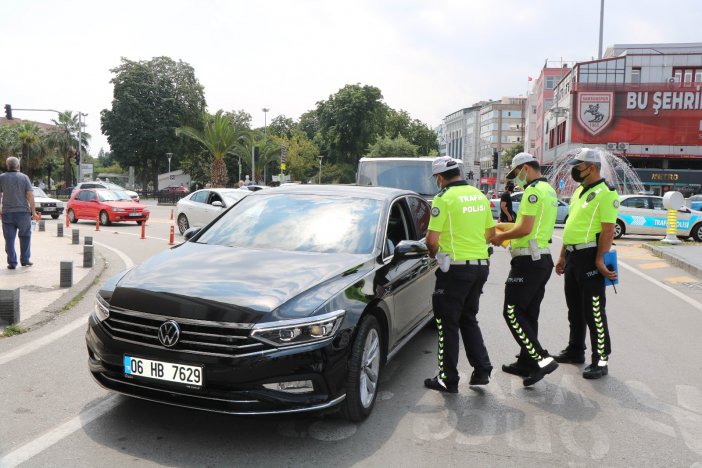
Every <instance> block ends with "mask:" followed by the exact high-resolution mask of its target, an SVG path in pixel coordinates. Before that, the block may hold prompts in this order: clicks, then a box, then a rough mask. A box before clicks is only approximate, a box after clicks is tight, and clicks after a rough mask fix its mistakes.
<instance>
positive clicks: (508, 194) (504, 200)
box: [500, 182, 514, 223]
mask: <svg viewBox="0 0 702 468" xmlns="http://www.w3.org/2000/svg"><path fill="white" fill-rule="evenodd" d="M512 192H514V184H513V183H512V182H507V184H506V185H505V191H504V192H503V193H502V196H501V197H500V222H501V223H513V222H514V210H513V209H512Z"/></svg>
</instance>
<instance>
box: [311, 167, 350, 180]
mask: <svg viewBox="0 0 702 468" xmlns="http://www.w3.org/2000/svg"><path fill="white" fill-rule="evenodd" d="M356 167H357V164H354V165H352V164H346V163H336V164H322V183H323V184H352V183H354V182H356ZM317 168H318V169H319V166H317ZM317 180H318V179H317V176H315V177H314V180H313V182H315V183H316V182H317Z"/></svg>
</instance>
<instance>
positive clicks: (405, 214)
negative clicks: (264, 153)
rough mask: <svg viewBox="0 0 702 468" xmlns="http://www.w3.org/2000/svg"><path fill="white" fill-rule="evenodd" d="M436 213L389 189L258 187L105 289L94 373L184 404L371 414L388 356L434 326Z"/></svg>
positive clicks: (94, 323) (95, 320)
mask: <svg viewBox="0 0 702 468" xmlns="http://www.w3.org/2000/svg"><path fill="white" fill-rule="evenodd" d="M429 210H430V207H429V205H428V204H427V202H426V201H425V200H424V199H423V198H421V197H419V196H418V195H417V194H416V193H414V192H409V191H405V190H397V189H390V188H381V187H375V188H374V187H353V186H304V185H303V186H287V187H280V188H275V189H269V190H261V191H259V192H255V193H253V194H252V195H249V196H248V197H245V198H243V199H242V200H241V201H240V202H239V203H237V204H236V205H234V206H233V207H231V208H230V209H229V210H227V211H225V212H224V213H223V214H222V215H220V216H219V217H218V218H216V219H215V220H214V221H212V223H210V224H209V225H207V226H206V227H204V228H202V229H200V228H191V229H190V230H188V231H187V232H186V236H185V237H186V238H187V239H188V240H187V241H186V242H185V243H183V244H180V245H179V246H176V247H174V248H172V249H170V250H168V251H165V252H163V253H161V254H159V255H156V256H155V257H152V258H151V259H149V260H147V261H146V262H145V263H143V264H142V265H140V266H137V267H135V268H133V269H131V270H129V271H127V272H125V273H123V274H121V275H118V276H117V277H114V278H112V279H110V280H108V281H107V283H106V284H104V285H103V286H102V287H101V289H100V291H99V293H98V294H97V297H96V301H95V307H94V313H93V314H92V315H91V317H90V323H89V327H88V330H87V334H86V341H87V345H88V354H89V367H90V371H91V372H92V374H93V376H94V377H95V379H96V380H97V381H98V382H99V383H100V384H101V385H102V386H104V387H106V388H108V389H110V390H114V391H117V392H121V393H123V394H126V395H130V396H133V397H138V398H144V399H147V400H153V401H157V402H162V403H169V404H173V405H178V406H184V407H191V408H198V409H204V410H210V411H217V412H224V413H231V414H276V413H292V412H301V411H312V410H324V409H338V410H340V411H341V414H342V415H343V416H344V417H346V418H348V419H351V420H356V421H358V420H362V419H364V418H365V417H367V416H368V414H370V412H371V410H372V408H373V405H374V403H375V399H376V395H377V393H378V385H379V382H380V374H381V373H382V369H383V365H384V364H385V362H386V361H387V360H388V359H390V358H391V357H392V356H393V355H394V354H395V353H396V352H397V351H398V350H399V349H400V347H401V346H402V345H404V344H405V343H406V342H407V341H408V340H409V339H410V338H411V337H412V336H414V334H415V333H416V332H417V331H419V330H420V329H421V327H423V326H424V325H425V324H426V323H427V322H428V321H429V320H430V319H431V294H432V291H433V288H434V279H435V276H434V272H435V269H436V262H435V261H434V260H432V259H430V258H429V256H428V252H427V250H426V246H425V245H424V243H423V238H424V236H425V234H426V229H427V226H428V223H429Z"/></svg>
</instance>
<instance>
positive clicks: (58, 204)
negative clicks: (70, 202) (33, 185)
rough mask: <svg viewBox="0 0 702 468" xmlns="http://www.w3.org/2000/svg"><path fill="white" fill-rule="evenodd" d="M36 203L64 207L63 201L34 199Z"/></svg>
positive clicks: (45, 198) (42, 198) (46, 198)
mask: <svg viewBox="0 0 702 468" xmlns="http://www.w3.org/2000/svg"><path fill="white" fill-rule="evenodd" d="M34 201H35V202H37V203H56V206H61V205H63V202H62V201H61V200H57V199H55V198H49V197H34Z"/></svg>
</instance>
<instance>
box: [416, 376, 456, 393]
mask: <svg viewBox="0 0 702 468" xmlns="http://www.w3.org/2000/svg"><path fill="white" fill-rule="evenodd" d="M424 386H425V387H427V388H428V389H430V390H436V391H437V392H444V393H458V384H457V383H447V382H444V381H443V380H441V379H439V377H438V376H436V377H434V378H433V379H426V380H424Z"/></svg>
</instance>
